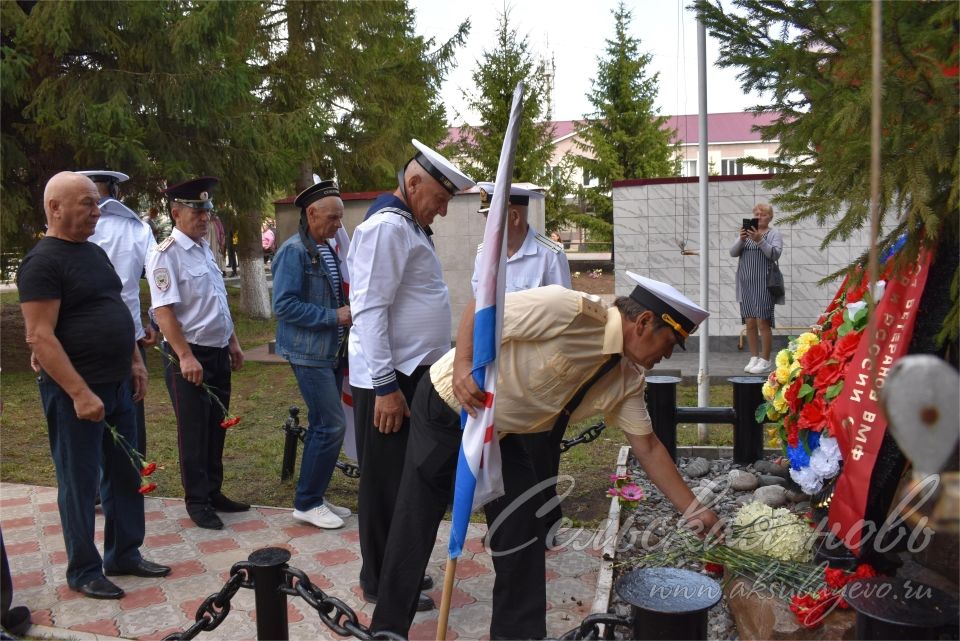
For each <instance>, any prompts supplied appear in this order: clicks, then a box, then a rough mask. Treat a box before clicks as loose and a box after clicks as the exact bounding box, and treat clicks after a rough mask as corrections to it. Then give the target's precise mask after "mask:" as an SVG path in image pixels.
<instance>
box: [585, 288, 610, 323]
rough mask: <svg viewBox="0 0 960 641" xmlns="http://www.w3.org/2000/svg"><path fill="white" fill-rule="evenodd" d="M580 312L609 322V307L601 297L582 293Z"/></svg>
mask: <svg viewBox="0 0 960 641" xmlns="http://www.w3.org/2000/svg"><path fill="white" fill-rule="evenodd" d="M580 313H581V314H583V315H585V316H589V317H590V318H593V319H596V320H598V321H602V322H604V323H606V322H607V308H606V307H604V306H603V302H602V301H601V300H600V299H599V298H597V297H595V296H591V295H590V294H583V293H581V296H580Z"/></svg>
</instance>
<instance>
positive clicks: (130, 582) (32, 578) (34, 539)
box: [0, 483, 602, 640]
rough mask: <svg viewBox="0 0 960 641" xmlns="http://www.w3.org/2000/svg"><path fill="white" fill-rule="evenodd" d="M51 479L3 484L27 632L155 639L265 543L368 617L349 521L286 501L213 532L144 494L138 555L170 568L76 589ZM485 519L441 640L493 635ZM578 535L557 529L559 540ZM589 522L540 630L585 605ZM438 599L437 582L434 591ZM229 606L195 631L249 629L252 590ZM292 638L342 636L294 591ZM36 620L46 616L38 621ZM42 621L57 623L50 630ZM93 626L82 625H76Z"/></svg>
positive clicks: (430, 622)
mask: <svg viewBox="0 0 960 641" xmlns="http://www.w3.org/2000/svg"><path fill="white" fill-rule="evenodd" d="M56 500H57V492H56V488H48V487H38V486H31V485H18V484H12V483H2V484H0V524H2V527H3V537H4V542H5V544H6V548H7V554H8V556H9V560H10V567H11V571H12V573H13V583H14V605H26V606H28V607H29V608H30V609H31V610H32V612H33V622H34V625H35V627H34V628H33V629H32V630H31V631H30V633H29V634H30V635H31V636H41V635H45V634H47V633H53V634H57V636H60V637H62V638H70V639H77V640H82V639H92V638H94V637H93V635H97V636H98V637H99V638H103V637H104V636H106V637H124V638H130V639H160V638H163V637H164V636H166V635H168V634H170V633H172V632H176V631H178V630H183V629H185V628H187V627H189V626H190V625H191V624H192V623H193V620H194V614H195V613H196V610H197V607H198V606H199V605H200V603H202V601H203V600H204V598H206V597H207V596H208V595H210V594H212V593H214V592H217V591H219V590H220V588H221V587H222V586H223V584H224V582H225V581H226V580H227V579H228V578H229V576H230V568H231V566H232V565H233V564H234V563H236V562H238V561H245V560H246V559H247V558H248V556H249V554H250V553H251V552H253V551H255V550H257V549H259V548H262V547H271V546H275V547H282V548H286V549H288V550H290V552H291V553H292V555H293V557H292V558H291V560H290V565H291V566H293V567H297V568H300V569H301V570H303V571H305V572H306V573H307V574H308V575H309V576H310V578H311V581H313V583H314V584H315V585H316V586H317V587H319V588H320V589H322V590H323V591H324V592H325V593H326V594H328V595H330V596H336V597H338V598H340V599H342V600H343V601H344V602H346V603H347V605H349V606H350V607H351V608H354V609H355V610H356V611H357V613H358V615H359V619H360V622H361V623H362V624H364V625H368V624H369V622H370V616H371V615H372V613H373V607H374V606H373V605H371V604H367V603H364V602H363V601H362V599H361V593H360V588H359V586H358V584H357V575H358V573H359V570H360V549H359V543H358V532H357V519H356V517H355V516H353V517H350V518H349V519H347V524H346V526H345V527H344V528H342V529H340V530H319V529H317V528H314V527H312V526H308V525H303V524H301V523H299V522H297V521H295V520H293V518H292V517H291V516H290V510H289V509H283V508H273V507H255V508H253V509H251V510H250V511H249V512H244V513H240V514H223V515H221V516H222V517H223V520H224V522H225V523H226V528H225V529H223V530H221V531H216V530H204V529H200V528H198V527H196V526H195V525H194V524H193V522H192V521H191V520H190V519H189V518H188V517H187V513H186V510H185V508H184V505H183V501H182V500H179V499H164V498H148V499H147V500H146V519H147V538H146V541H145V544H144V547H143V552H144V556H145V557H146V558H148V559H150V560H152V561H157V562H160V563H165V564H168V565H171V566H172V567H173V568H174V571H173V573H172V574H171V575H170V576H168V577H166V578H163V579H143V578H136V577H116V578H115V579H114V580H115V581H116V583H117V584H118V585H120V586H121V587H122V588H123V589H124V590H125V591H126V593H127V594H126V596H125V597H124V598H123V599H121V600H118V601H96V600H93V599H87V598H84V597H82V596H81V595H80V594H79V593H77V592H73V591H72V590H70V589H69V588H68V587H67V585H66V579H65V570H66V553H65V552H64V545H63V535H62V531H61V527H60V518H59V514H58V512H57V502H56ZM96 524H97V529H96V532H97V533H96V537H97V541H98V542H101V543H102V541H103V516H102V515H100V514H99V512H98V515H97V521H96ZM449 527H450V524H449V522H444V523H443V524H442V525H441V529H440V540H439V541H438V542H437V545H436V547H435V548H434V552H433V556H432V557H431V561H430V566H429V569H428V572H429V573H430V574H431V575H432V576H433V577H434V579H435V580H436V582H437V585H438V587H439V586H440V584H441V583H442V578H443V570H444V567H445V563H446V540H447V533H448V531H449ZM485 531H486V527H485V526H481V525H471V526H470V531H469V534H468V542H467V546H466V548H467V549H466V551H465V553H464V555H463V557H461V559H460V561H459V564H458V568H457V580H456V584H455V586H454V591H453V601H452V608H451V613H450V619H449V631H448V636H447V638H448V639H486V638H488V634H489V625H490V611H491V592H492V588H493V577H494V575H493V564H492V560H491V558H490V556H489V554H487V553H486V551H485V549H484V546H483V542H482V537H483V535H484V533H485ZM574 534H575V533H572V532H571V533H567V534H566V535H561V540H564V539H565V538H574ZM601 538H602V537H599V536H597V535H596V533H594V532H581V533H579V535H578V536H576V538H575V540H574V541H573V542H571V543H568V544H566V545H565V546H563V549H561V550H558V551H551V552H548V553H547V573H546V574H547V576H546V580H547V598H548V604H547V608H548V611H547V633H548V635H549V636H551V637H557V636H559V635H560V634H562V633H563V632H566V631H568V630H570V629H571V628H573V627H575V626H576V625H577V624H579V622H580V621H581V620H582V619H583V617H584V616H586V615H587V614H589V613H590V609H591V606H592V605H593V599H594V593H595V591H596V584H597V575H598V570H599V567H600V560H601V558H600V557H601V553H600V551H599V549H598V548H599V546H600V544H601V543H602V542H598V541H600V539H601ZM430 594H431V595H432V596H433V597H434V599H435V600H436V601H437V603H439V602H440V594H439V590H434V591H432V592H431V593H430ZM232 606H233V607H232V610H231V612H230V614H229V616H228V617H227V618H226V620H225V621H224V622H223V623H222V624H221V625H220V627H218V628H217V629H216V630H213V631H210V632H202V633H201V634H200V636H199V637H198V639H253V638H256V622H255V613H254V597H253V591H252V590H248V589H241V590H240V591H239V592H238V593H237V595H236V596H235V597H234V598H233V601H232ZM288 618H289V623H290V638H291V639H294V640H296V639H305V640H306V639H309V640H313V639H339V638H341V637H337V636H336V635H334V634H333V633H332V632H330V631H329V630H328V629H327V628H326V627H325V626H324V625H323V624H322V623H321V622H320V619H319V617H318V616H317V615H316V613H315V612H313V611H311V610H310V609H309V606H307V605H306V603H305V602H304V601H303V600H302V599H299V598H296V599H293V598H291V599H290V600H289V601H288ZM436 620H437V611H436V610H434V611H432V612H424V613H420V614H418V615H417V618H416V619H415V621H414V627H413V629H412V630H411V634H410V638H411V639H434V638H435V636H434V635H435V632H436ZM36 626H47V627H46V628H44V627H36ZM49 628H57V630H52V629H49ZM83 633H90V634H83Z"/></svg>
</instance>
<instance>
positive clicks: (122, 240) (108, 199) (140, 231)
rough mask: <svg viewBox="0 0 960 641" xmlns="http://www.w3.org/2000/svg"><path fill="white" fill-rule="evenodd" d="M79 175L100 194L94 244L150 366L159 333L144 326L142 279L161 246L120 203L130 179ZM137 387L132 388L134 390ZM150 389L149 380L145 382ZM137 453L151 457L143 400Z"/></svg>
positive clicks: (95, 173) (139, 409)
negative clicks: (104, 257) (117, 286)
mask: <svg viewBox="0 0 960 641" xmlns="http://www.w3.org/2000/svg"><path fill="white" fill-rule="evenodd" d="M76 173H78V174H82V175H84V176H87V177H88V178H90V180H92V181H93V182H94V184H95V185H96V186H97V191H98V192H99V193H100V202H99V203H98V206H99V207H100V220H98V221H97V229H96V231H95V232H94V233H93V236H91V237H90V238H89V240H90V242H92V243H96V244H97V245H100V247H101V248H102V249H103V251H105V252H107V257H108V258H109V259H110V262H111V263H112V264H113V269H114V270H115V271H116V272H117V276H119V277H120V283H121V285H122V286H123V289H122V290H121V292H120V297H121V298H122V299H123V302H124V304H125V305H126V306H127V309H128V310H130V316H131V317H132V318H133V329H134V332H135V334H136V339H137V345H138V346H139V347H140V356H141V357H142V358H143V359H144V363H146V353H145V350H144V347H150V346H152V345H156V343H157V332H156V331H155V330H154V329H153V327H151V326H150V325H149V324H147V325H146V326H144V324H143V320H142V318H141V316H140V276H142V275H143V270H144V266H145V265H146V264H147V254H148V253H149V252H150V250H151V249H152V248H153V247H154V246H155V245H156V244H157V243H156V241H155V240H154V238H153V233H152V232H151V231H150V226H149V225H147V224H146V223H144V222H143V221H142V220H140V216H139V215H137V212H135V211H133V210H132V209H130V208H129V207H127V206H126V205H124V204H123V203H122V202H120V200H119V195H120V194H119V185H120V183H122V182H126V181H128V180H130V176H128V175H127V174H124V173H122V172H119V171H107V170H105V169H96V170H87V171H78V172H76ZM134 387H135V386H132V387H131V389H133V388H134ZM143 389H144V390H146V381H144V387H143ZM135 405H136V415H137V451H138V452H140V454H141V456H144V457H146V455H147V428H146V420H145V418H144V411H143V400H142V399H141V400H139V401H137V403H136V404H135Z"/></svg>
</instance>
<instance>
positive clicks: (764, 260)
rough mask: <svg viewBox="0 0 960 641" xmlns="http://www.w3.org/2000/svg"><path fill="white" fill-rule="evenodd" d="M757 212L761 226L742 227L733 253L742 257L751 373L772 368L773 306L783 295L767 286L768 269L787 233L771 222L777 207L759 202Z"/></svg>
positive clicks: (740, 296)
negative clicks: (784, 233)
mask: <svg viewBox="0 0 960 641" xmlns="http://www.w3.org/2000/svg"><path fill="white" fill-rule="evenodd" d="M753 216H754V218H756V219H757V226H756V227H754V228H750V229H747V228H741V229H740V234H739V237H738V238H737V242H735V243H734V244H733V247H731V248H730V255H731V256H738V257H739V258H740V261H739V263H738V264H737V302H738V303H740V316H741V317H742V320H743V322H744V323H746V325H747V344H748V345H749V347H750V354H751V357H750V362H749V363H747V366H746V367H744V368H743V369H744V371H745V372H748V373H750V374H765V373H766V372H768V371H770V370H771V369H772V365H771V364H770V344H771V343H772V341H773V333H772V332H771V329H772V328H773V327H775V324H774V311H773V306H774V303H778V304H782V303H783V300H782V299H781V300H777V301H775V300H774V299H773V296H771V295H770V292H769V291H768V290H767V270H768V269H769V268H770V264H771V263H772V262H774V261H776V260H777V259H778V258H780V254H781V253H783V236H782V235H781V234H780V232H779V231H778V230H776V229H774V228H773V227H771V226H770V221H771V220H773V207H771V206H770V205H768V204H767V203H758V204H757V205H756V206H755V207H754V208H753ZM758 332H759V341H758Z"/></svg>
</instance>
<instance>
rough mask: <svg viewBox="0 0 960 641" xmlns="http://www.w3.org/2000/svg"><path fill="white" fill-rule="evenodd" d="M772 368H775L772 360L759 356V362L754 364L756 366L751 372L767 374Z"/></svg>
mask: <svg viewBox="0 0 960 641" xmlns="http://www.w3.org/2000/svg"><path fill="white" fill-rule="evenodd" d="M771 369H773V366H772V365H771V364H770V361H768V360H766V359H764V358H758V359H757V364H756V365H754V366H753V367H752V368H751V369H750V373H751V374H766V373H767V372H769V371H770V370H771Z"/></svg>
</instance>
